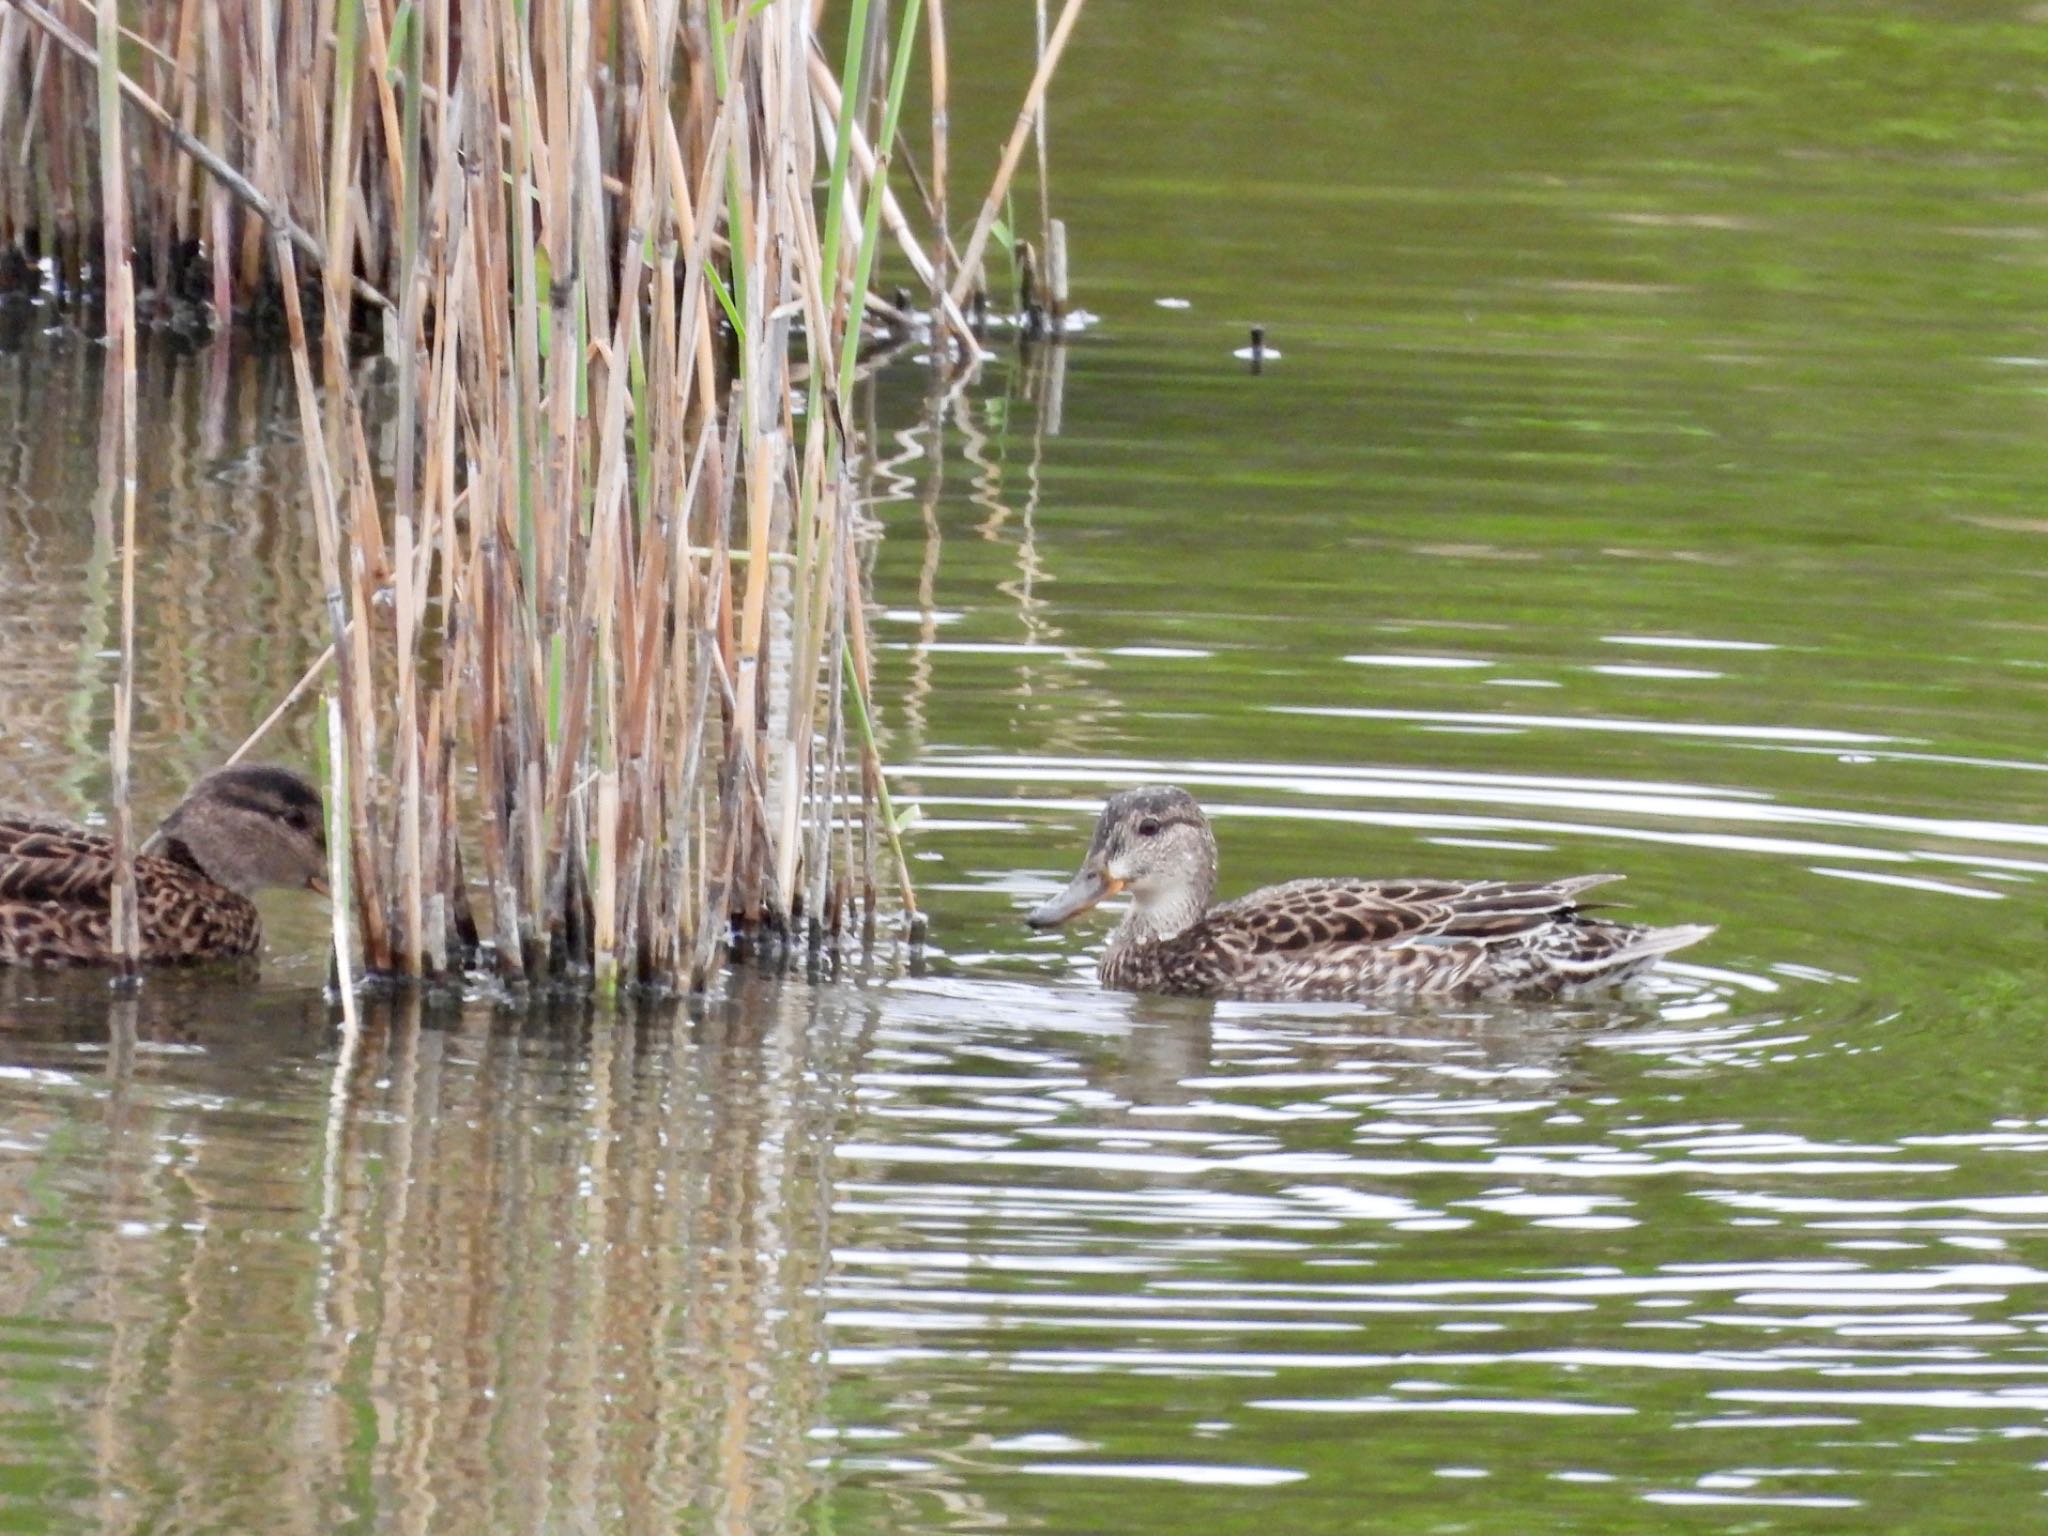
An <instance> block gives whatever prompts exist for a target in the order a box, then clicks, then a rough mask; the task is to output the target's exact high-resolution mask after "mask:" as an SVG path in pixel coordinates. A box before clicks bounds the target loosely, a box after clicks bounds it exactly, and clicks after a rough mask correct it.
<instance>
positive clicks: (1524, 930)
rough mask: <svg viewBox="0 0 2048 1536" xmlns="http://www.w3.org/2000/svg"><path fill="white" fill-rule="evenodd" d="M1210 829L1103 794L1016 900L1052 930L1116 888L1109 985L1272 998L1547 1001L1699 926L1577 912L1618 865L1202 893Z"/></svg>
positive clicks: (1631, 970)
mask: <svg viewBox="0 0 2048 1536" xmlns="http://www.w3.org/2000/svg"><path fill="white" fill-rule="evenodd" d="M1217 864H1218V861H1217V851H1216V838H1215V835H1214V834H1213V833H1212V832H1211V831H1210V830H1209V821H1208V818H1207V817H1206V816H1204V815H1203V814H1202V808H1201V806H1200V805H1199V804H1197V803H1196V801H1195V797H1194V796H1193V795H1191V794H1189V793H1188V792H1187V791H1186V790H1184V789H1179V788H1176V787H1174V786H1171V785H1148V786H1144V787H1141V788H1137V789H1127V790H1124V791H1123V792H1122V793H1120V794H1116V795H1113V796H1111V797H1110V800H1109V802H1108V804H1106V805H1105V806H1104V807H1103V808H1102V815H1101V818H1100V819H1099V820H1098V821H1097V822H1096V824H1095V837H1094V840H1093V841H1092V842H1091V843H1090V844H1089V846H1088V854H1087V857H1086V858H1085V859H1083V860H1082V861H1081V868H1080V872H1079V873H1077V874H1076V875H1075V876H1074V878H1073V879H1072V880H1071V881H1070V882H1069V883H1068V885H1067V887H1066V889H1065V890H1063V891H1061V892H1060V893H1059V894H1058V895H1057V896H1054V897H1052V898H1051V899H1050V900H1048V901H1045V902H1043V903H1041V904H1040V905H1039V906H1038V907H1036V908H1035V909H1033V910H1032V912H1031V913H1030V914H1029V916H1028V917H1027V918H1026V921H1027V922H1028V923H1030V925H1031V926H1032V927H1034V928H1041V929H1043V928H1053V927H1057V926H1059V925H1060V924H1062V923H1065V922H1067V921H1069V920H1070V919H1072V918H1075V917H1078V916H1079V915H1080V914H1081V913H1083V912H1086V911H1088V910H1089V909H1090V908H1091V907H1093V906H1095V905H1096V904H1097V903H1098V902H1101V901H1103V900H1105V899H1107V898H1108V897H1111V896H1116V895H1119V894H1123V893H1126V892H1128V893H1129V895H1130V898H1131V905H1130V908H1129V910H1128V911H1127V912H1126V913H1125V914H1124V917H1123V920H1122V921H1121V922H1120V923H1118V924H1117V926H1116V929H1115V931H1114V932H1112V933H1111V934H1110V937H1109V947H1108V949H1107V950H1105V951H1104V952H1103V956H1102V961H1101V965H1100V967H1099V971H1098V974H1099V976H1100V978H1101V981H1102V985H1104V986H1105V987H1110V988H1113V989H1115V990H1118V991H1124V992H1158V993H1167V994H1175V995H1180V996H1189V997H1218V998H1246V999H1255V1000H1267V1001H1281V1000H1289V999H1301V1000H1325V1001H1387V1000H1392V1001H1400V1000H1407V1001H1411V1002H1416V1003H1424V1004H1427V1003H1469V1002H1479V1001H1516V1002H1534V1001H1546V1000H1555V999H1558V998H1561V997H1566V996H1570V995H1573V994H1576V993H1579V992H1581V991H1584V990H1587V989H1590V988H1595V987H1601V986H1611V985H1614V984H1616V983H1620V982H1625V981H1627V980H1628V979H1629V978H1631V977H1634V976H1637V975H1640V974H1641V973H1642V972H1644V971H1646V970H1648V969H1649V968H1650V967H1651V966H1653V965H1655V964H1656V963H1657V961H1658V960H1660V959H1661V958H1662V957H1663V956H1665V955H1667V954H1670V953H1671V952H1672V951H1673V950H1677V949H1683V948H1685V947H1686V946H1687V945H1689V944H1697V943H1698V942H1699V941H1700V940H1702V939H1704V938H1706V937H1707V935H1708V934H1710V933H1712V932H1713V931H1714V930H1713V929H1712V928H1711V927H1708V926H1706V925H1704V924H1697V923H1693V924H1684V925H1681V926H1677V927H1670V928H1651V927H1645V926H1642V925H1639V924H1635V923H1623V922H1615V921H1612V920H1610V919H1607V918H1602V917H1594V916H1591V915H1589V913H1588V911H1587V908H1586V905H1585V903H1584V902H1582V901H1581V899H1580V898H1581V897H1582V895H1583V894H1584V893H1585V892H1587V891H1589V890H1591V889H1593V888H1594V887H1596V886H1599V885H1604V884H1606V883H1608V882H1609V881H1612V880H1617V879H1619V878H1621V877H1620V876H1618V875H1574V876H1570V877H1567V878H1564V879H1560V880H1357V879H1311V880H1290V881H1288V882H1287V883H1286V884H1284V885H1271V886H1267V887H1265V888H1264V889H1262V890H1256V891H1253V892H1252V893H1251V894H1250V895H1248V896H1240V897H1238V898H1237V899H1236V900H1235V901H1228V902H1224V903H1223V904H1221V905H1220V906H1212V905H1211V902H1212V900H1213V898H1214V895H1215V891H1216V874H1217Z"/></svg>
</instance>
